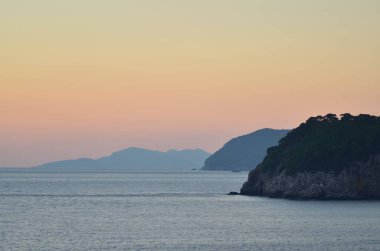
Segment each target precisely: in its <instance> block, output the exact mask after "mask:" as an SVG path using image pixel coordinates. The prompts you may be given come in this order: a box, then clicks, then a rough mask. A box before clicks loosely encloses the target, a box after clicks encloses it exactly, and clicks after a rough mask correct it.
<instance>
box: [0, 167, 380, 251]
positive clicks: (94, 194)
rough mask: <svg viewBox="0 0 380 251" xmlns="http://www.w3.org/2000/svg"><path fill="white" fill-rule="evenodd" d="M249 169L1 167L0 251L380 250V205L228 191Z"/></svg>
mask: <svg viewBox="0 0 380 251" xmlns="http://www.w3.org/2000/svg"><path fill="white" fill-rule="evenodd" d="M247 175H248V173H247V172H240V173H235V172H214V171H213V172H211V171H200V170H196V171H193V170H189V171H173V170H164V171H148V170H146V171H141V170H131V171H129V170H128V171H120V170H107V171H95V170H94V171H91V170H83V171H80V170H75V171H30V170H3V171H0V250H173V251H174V250H175V251H178V250H207V251H209V250H218V251H222V250H292V251H294V250H342V251H343V250H344V251H347V250H380V202H379V201H300V200H287V199H271V198H263V197H247V196H240V195H237V196H228V195H226V194H227V193H229V192H230V191H239V189H240V187H241V185H242V184H243V182H244V181H245V180H246V179H247Z"/></svg>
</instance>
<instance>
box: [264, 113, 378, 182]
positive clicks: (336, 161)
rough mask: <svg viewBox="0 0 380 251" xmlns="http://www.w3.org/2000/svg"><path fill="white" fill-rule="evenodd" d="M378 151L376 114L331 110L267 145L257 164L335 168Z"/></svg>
mask: <svg viewBox="0 0 380 251" xmlns="http://www.w3.org/2000/svg"><path fill="white" fill-rule="evenodd" d="M372 154H380V117H376V116H371V115H366V114H360V115H358V116H352V115H351V114H348V113H346V114H342V115H341V116H340V118H338V117H337V116H336V115H335V114H327V115H326V116H317V117H311V118H309V119H308V120H307V121H306V123H302V124H301V125H300V126H299V127H298V128H296V129H294V130H292V131H291V132H290V133H288V135H287V136H286V137H285V138H283V139H282V140H280V143H279V145H278V146H275V147H270V148H268V150H267V156H266V157H265V158H264V160H263V162H262V164H261V167H262V170H263V171H265V172H273V171H276V172H277V171H282V170H286V172H287V173H288V174H293V173H296V172H299V171H311V172H313V171H324V172H328V171H335V172H336V173H337V172H339V171H341V170H342V169H343V168H345V167H347V166H349V165H350V164H351V163H353V162H354V161H365V160H368V158H369V157H370V156H371V155H372Z"/></svg>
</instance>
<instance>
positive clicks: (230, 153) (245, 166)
mask: <svg viewBox="0 0 380 251" xmlns="http://www.w3.org/2000/svg"><path fill="white" fill-rule="evenodd" d="M289 131H290V130H277V129H270V128H264V129H260V130H257V131H255V132H252V133H250V134H246V135H242V136H239V137H236V138H233V139H231V140H230V141H228V142H227V143H226V144H225V145H224V146H223V147H222V148H220V149H219V150H218V151H216V152H215V153H214V154H212V155H211V156H210V157H209V158H207V159H206V161H205V165H204V167H203V168H202V169H203V170H220V171H249V170H252V169H254V168H255V167H256V166H257V165H258V164H259V163H260V162H261V161H262V160H263V159H264V157H265V154H266V150H267V148H269V147H271V146H275V145H277V144H278V142H279V140H280V139H281V138H283V137H284V136H285V135H286V134H287V133H288V132H289Z"/></svg>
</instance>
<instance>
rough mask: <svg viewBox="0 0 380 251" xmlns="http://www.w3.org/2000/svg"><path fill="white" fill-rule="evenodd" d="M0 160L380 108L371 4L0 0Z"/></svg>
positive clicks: (221, 139) (156, 142) (186, 138)
mask: <svg viewBox="0 0 380 251" xmlns="http://www.w3.org/2000/svg"><path fill="white" fill-rule="evenodd" d="M0 38H1V40H0V45H1V46H0V166H31V165H36V164H41V163H44V162H47V161H52V160H60V159H70V158H78V157H99V156H104V155H107V154H110V153H111V152H112V151H115V150H119V149H121V148H125V147H130V146H137V147H145V148H151V149H157V150H167V149H171V148H176V149H184V148H202V149H205V150H207V151H210V152H213V151H215V150H216V149H217V148H218V147H220V146H221V145H223V144H224V143H225V142H226V141H227V140H229V139H230V138H231V137H235V136H238V135H242V134H245V133H249V132H252V131H254V130H257V129H260V128H263V127H271V128H281V129H282V128H284V129H285V128H294V127H296V126H298V124H299V123H301V122H303V121H304V120H306V119H307V118H308V117H310V116H315V115H319V114H326V113H330V112H331V113H337V114H340V113H344V112H350V113H352V114H359V113H370V114H374V115H379V114H380V1H376V0H373V1H372V0H363V1H353V0H352V1H351V0H345V1H343V0H328V1H327V0H321V1H301V0H298V1H297V0H296V1H274V0H268V1H259V0H252V1H251V0H250V1H248V0H241V1H229V0H202V1H200V0H199V1H198V0H195V1H175V0H163V1H153V0H150V1H148V0H139V1H138V0H134V1H133V0H131V1H122V0H110V1H101V0H92V1H90V0H76V1H74V0H68V1H48V0H46V1H42V0H37V1H12V0H8V1H6V0H5V1H0Z"/></svg>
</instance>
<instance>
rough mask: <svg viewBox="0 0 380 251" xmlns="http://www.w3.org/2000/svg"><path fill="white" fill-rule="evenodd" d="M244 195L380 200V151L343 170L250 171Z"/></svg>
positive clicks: (257, 169)
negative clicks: (293, 172)
mask: <svg viewBox="0 0 380 251" xmlns="http://www.w3.org/2000/svg"><path fill="white" fill-rule="evenodd" d="M240 194H241V195H251V196H267V197H274V198H291V199H321V200H328V199H357V200H359V199H380V154H377V155H372V156H371V157H370V158H369V159H368V161H362V162H354V163H352V164H351V165H350V166H349V167H348V168H344V169H342V170H341V171H340V172H339V173H334V172H322V171H317V172H298V173H295V174H291V175H290V174H287V173H286V171H285V170H282V171H280V172H276V171H275V172H268V171H263V170H262V168H261V167H260V165H259V166H258V167H257V168H256V169H255V170H252V171H251V172H250V173H249V177H248V181H247V182H245V183H244V185H243V187H242V188H241V190H240Z"/></svg>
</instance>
